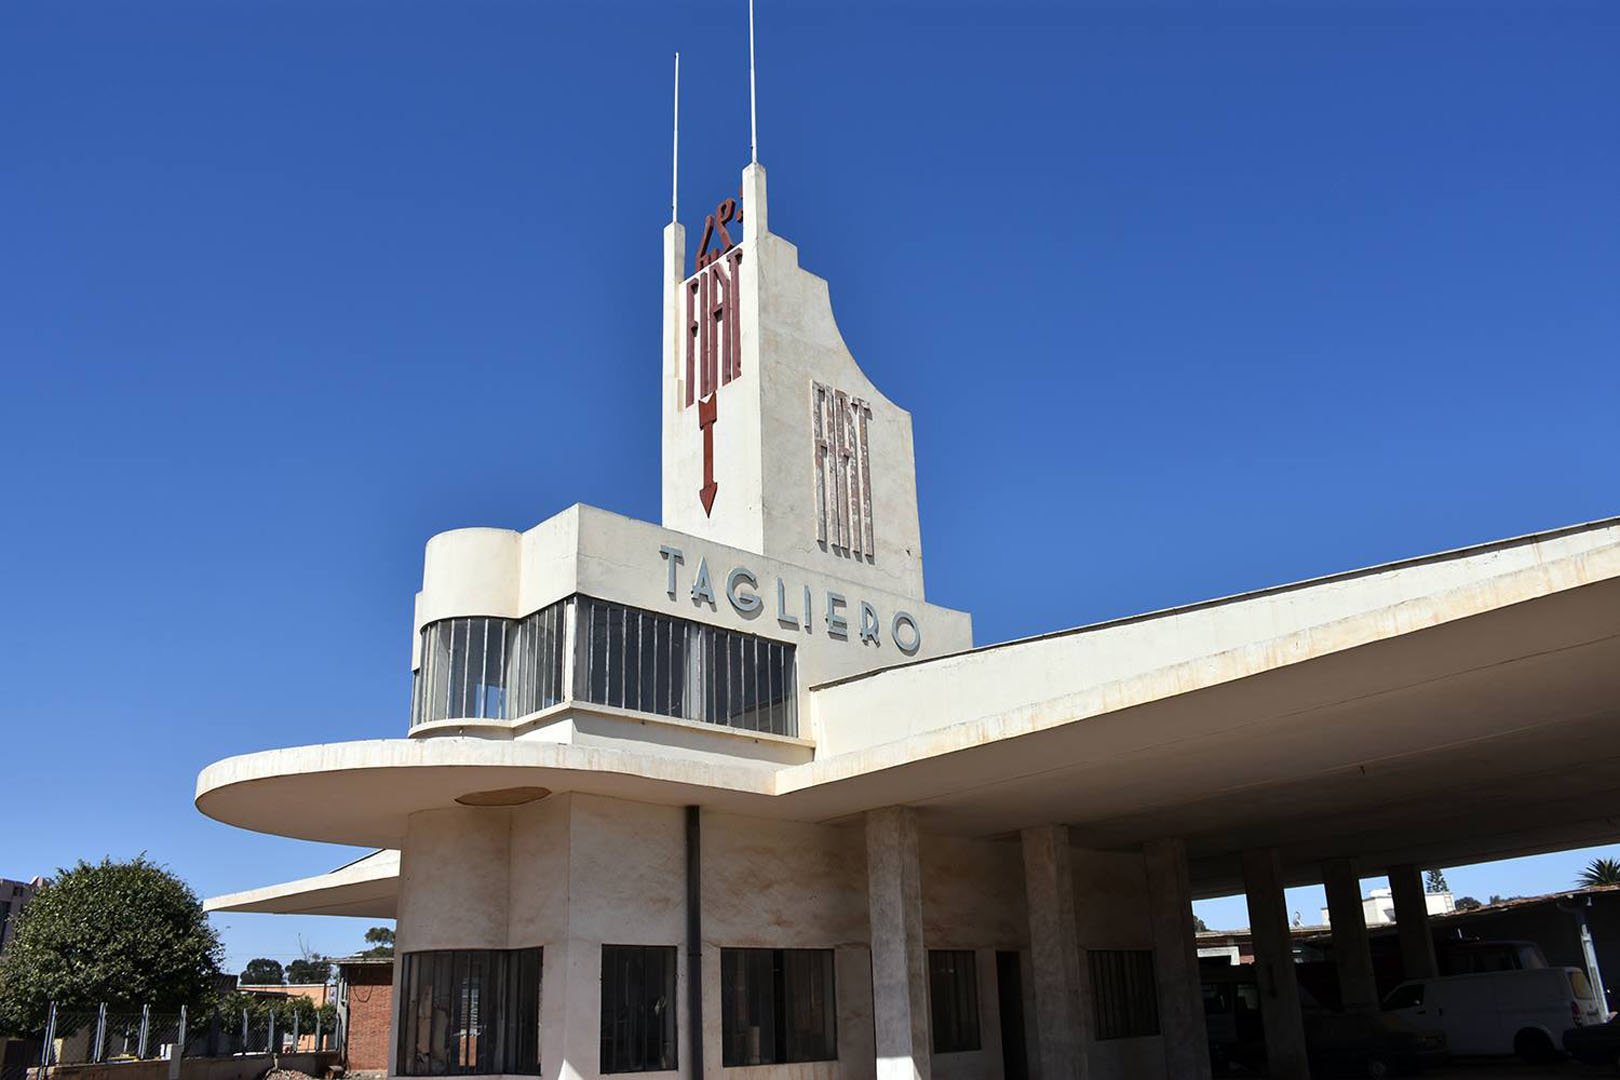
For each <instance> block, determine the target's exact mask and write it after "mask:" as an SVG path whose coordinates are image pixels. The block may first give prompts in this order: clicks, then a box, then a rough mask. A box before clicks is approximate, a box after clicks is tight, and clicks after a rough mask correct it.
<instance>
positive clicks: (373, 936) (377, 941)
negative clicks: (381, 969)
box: [360, 926, 394, 956]
mask: <svg viewBox="0 0 1620 1080" xmlns="http://www.w3.org/2000/svg"><path fill="white" fill-rule="evenodd" d="M366 941H367V942H369V943H370V945H371V948H369V949H367V950H365V951H364V952H362V953H361V954H360V955H361V956H393V955H394V931H393V929H392V928H390V927H387V926H373V927H372V928H371V929H370V930H367V931H366Z"/></svg>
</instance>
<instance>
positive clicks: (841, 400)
mask: <svg viewBox="0 0 1620 1080" xmlns="http://www.w3.org/2000/svg"><path fill="white" fill-rule="evenodd" d="M871 418H872V407H871V406H870V405H868V404H867V403H866V402H865V401H863V400H861V399H860V398H855V397H850V396H849V395H848V394H846V393H845V392H844V391H842V390H834V389H833V388H832V387H830V386H826V385H824V384H822V383H819V382H812V383H811V384H810V428H811V433H812V437H813V439H814V447H813V451H814V456H815V500H816V542H817V543H819V544H820V545H821V546H822V547H824V548H827V549H829V550H831V551H835V552H837V553H838V554H840V555H848V556H851V557H853V558H858V559H865V560H866V561H867V562H871V561H872V560H873V559H874V558H875V557H876V555H877V545H876V543H875V541H874V539H873V526H872V452H871V442H870V436H871V429H870V425H869V421H870V420H871Z"/></svg>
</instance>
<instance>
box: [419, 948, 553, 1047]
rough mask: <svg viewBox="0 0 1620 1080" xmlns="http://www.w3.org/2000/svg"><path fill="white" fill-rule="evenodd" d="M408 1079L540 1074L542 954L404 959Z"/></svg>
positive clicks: (497, 952) (495, 952)
mask: <svg viewBox="0 0 1620 1080" xmlns="http://www.w3.org/2000/svg"><path fill="white" fill-rule="evenodd" d="M400 964H401V969H400V981H399V985H400V1005H399V1032H398V1036H399V1038H398V1045H399V1054H398V1056H399V1062H398V1070H399V1075H401V1076H473V1075H480V1076H481V1075H493V1074H499V1073H505V1074H518V1075H531V1076H533V1075H539V1073H540V974H541V968H542V964H541V950H539V949H458V950H439V951H433V952H417V953H406V954H405V955H404V956H403V957H401V958H400Z"/></svg>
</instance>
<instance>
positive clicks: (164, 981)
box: [0, 855, 221, 1034]
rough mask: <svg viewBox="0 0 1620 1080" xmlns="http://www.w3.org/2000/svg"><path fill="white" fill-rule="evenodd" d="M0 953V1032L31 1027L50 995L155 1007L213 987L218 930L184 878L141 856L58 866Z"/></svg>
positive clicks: (78, 1003)
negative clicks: (116, 860)
mask: <svg viewBox="0 0 1620 1080" xmlns="http://www.w3.org/2000/svg"><path fill="white" fill-rule="evenodd" d="M14 925H15V936H14V937H13V938H12V940H11V943H10V944H9V945H8V946H7V947H6V951H5V954H4V956H3V957H0V1031H10V1032H12V1033H14V1034H30V1033H37V1032H38V1031H39V1030H40V1029H41V1028H42V1027H43V1026H44V1023H45V1016H46V1013H47V1011H48V1010H49V1008H50V1004H51V1002H53V1001H54V1002H56V1003H57V1004H58V1005H60V1006H61V1007H63V1008H68V1009H93V1008H95V1007H96V1006H97V1005H98V1004H100V1003H101V1002H106V1003H107V1005H108V1007H109V1008H110V1009H112V1010H115V1011H135V1010H139V1009H140V1007H141V1006H142V1005H150V1006H152V1009H153V1011H154V1012H172V1011H175V1010H178V1009H179V1008H180V1006H182V1005H186V1006H190V1007H193V1008H195V1007H197V1006H200V1005H202V1004H204V1003H206V1002H207V1001H208V1000H209V999H210V998H211V997H212V995H213V987H214V979H215V977H216V976H217V975H218V973H219V962H220V959H221V948H220V944H219V937H218V935H217V934H215V933H214V929H213V927H211V926H209V925H208V918H207V916H206V915H205V914H204V913H203V907H202V901H201V900H199V899H198V898H197V894H196V893H195V892H193V891H192V890H191V887H190V886H189V885H187V884H186V883H185V882H184V881H181V880H180V879H179V878H178V877H176V876H174V874H172V873H170V872H169V871H168V870H166V869H165V868H163V867H161V866H158V865H157V864H156V863H152V862H149V861H147V859H146V857H145V856H144V855H142V856H140V857H138V858H136V859H133V860H131V861H129V862H116V863H115V862H113V861H112V860H111V859H103V860H102V861H101V862H100V863H88V862H83V861H81V862H80V863H79V864H78V865H77V866H75V867H73V868H72V869H71V870H63V869H58V870H57V872H56V876H55V877H53V878H51V879H50V880H48V881H47V882H45V884H44V885H43V886H42V887H41V888H40V890H39V892H37V893H35V894H34V898H33V900H31V901H30V902H29V904H28V906H27V907H25V908H23V910H22V913H21V914H20V915H19V916H17V917H16V919H15V923H14Z"/></svg>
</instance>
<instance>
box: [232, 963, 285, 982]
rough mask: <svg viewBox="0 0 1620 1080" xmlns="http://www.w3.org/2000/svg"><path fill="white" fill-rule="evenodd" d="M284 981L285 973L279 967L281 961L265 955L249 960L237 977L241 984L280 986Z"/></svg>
mask: <svg viewBox="0 0 1620 1080" xmlns="http://www.w3.org/2000/svg"><path fill="white" fill-rule="evenodd" d="M286 981H287V973H286V972H285V971H283V970H282V969H281V961H279V960H271V959H270V958H269V957H266V956H257V957H254V958H253V959H252V960H249V961H248V962H247V967H245V968H243V969H242V974H241V975H240V976H238V978H237V982H239V983H241V984H242V985H243V986H280V985H281V984H282V983H284V982H286Z"/></svg>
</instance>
